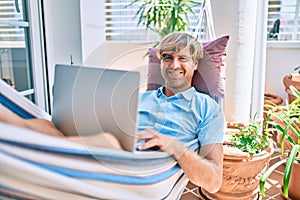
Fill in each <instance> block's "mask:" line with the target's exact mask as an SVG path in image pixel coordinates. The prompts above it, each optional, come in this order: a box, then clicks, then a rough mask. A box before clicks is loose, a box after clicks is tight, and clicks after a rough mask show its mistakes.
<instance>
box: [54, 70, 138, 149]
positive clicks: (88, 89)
mask: <svg viewBox="0 0 300 200" xmlns="http://www.w3.org/2000/svg"><path fill="white" fill-rule="evenodd" d="M139 79H140V74H139V72H136V71H125V70H113V69H104V68H92V67H85V66H73V65H72V66H71V65H62V64H57V65H56V66H55V77H54V86H53V112H52V121H53V122H54V124H55V125H56V127H57V128H58V129H60V130H61V131H62V132H63V133H64V134H65V135H67V136H74V135H79V136H86V135H93V134H96V133H101V132H110V133H112V134H114V135H115V136H116V137H117V138H118V140H119V141H120V143H121V145H122V147H123V148H124V149H125V150H127V151H132V152H133V151H134V150H135V142H136V141H135V133H136V122H137V109H138V108H137V106H138V96H139Z"/></svg>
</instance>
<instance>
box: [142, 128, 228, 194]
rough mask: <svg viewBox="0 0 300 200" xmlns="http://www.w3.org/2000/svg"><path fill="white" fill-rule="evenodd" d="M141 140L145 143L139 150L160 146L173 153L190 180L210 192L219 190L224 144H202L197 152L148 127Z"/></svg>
mask: <svg viewBox="0 0 300 200" xmlns="http://www.w3.org/2000/svg"><path fill="white" fill-rule="evenodd" d="M139 138H140V139H139V140H145V143H144V144H142V145H141V146H139V147H138V149H139V150H144V149H149V148H152V147H155V146H156V147H159V148H160V149H161V150H163V151H165V152H167V153H169V154H171V155H173V157H174V158H175V159H176V160H177V162H178V164H179V165H180V167H181V168H182V170H183V171H184V173H185V174H186V176H187V177H188V178H189V180H190V181H191V182H192V183H194V184H196V185H198V186H200V187H203V188H205V189H206V190H207V191H208V192H211V193H214V192H217V191H218V190H219V189H220V187H221V184H222V173H223V145H222V144H212V145H205V146H202V147H201V149H200V153H199V154H197V153H196V152H193V151H192V150H190V149H188V148H187V147H185V146H184V145H183V144H182V143H181V142H180V141H178V140H177V139H176V138H174V137H171V136H168V135H163V134H160V133H157V132H155V131H153V130H151V129H146V130H144V131H142V132H140V133H139Z"/></svg>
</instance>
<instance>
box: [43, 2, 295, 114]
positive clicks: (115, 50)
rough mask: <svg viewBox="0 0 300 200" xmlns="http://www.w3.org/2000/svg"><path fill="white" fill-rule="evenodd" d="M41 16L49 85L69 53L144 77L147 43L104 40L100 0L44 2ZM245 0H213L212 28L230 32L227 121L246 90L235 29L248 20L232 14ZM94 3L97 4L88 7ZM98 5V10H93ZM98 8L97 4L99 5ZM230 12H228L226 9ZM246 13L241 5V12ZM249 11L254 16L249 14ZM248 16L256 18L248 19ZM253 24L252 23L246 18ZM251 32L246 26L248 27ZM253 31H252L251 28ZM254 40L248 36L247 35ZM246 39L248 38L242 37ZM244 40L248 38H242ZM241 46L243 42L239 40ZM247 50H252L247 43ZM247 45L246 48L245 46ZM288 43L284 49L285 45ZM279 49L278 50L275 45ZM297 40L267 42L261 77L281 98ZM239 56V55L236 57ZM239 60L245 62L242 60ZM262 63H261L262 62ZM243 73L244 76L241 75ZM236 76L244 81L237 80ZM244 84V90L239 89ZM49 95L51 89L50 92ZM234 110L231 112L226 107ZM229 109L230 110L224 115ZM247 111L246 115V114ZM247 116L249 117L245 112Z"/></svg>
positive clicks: (82, 60) (80, 60) (247, 100)
mask: <svg viewBox="0 0 300 200" xmlns="http://www.w3.org/2000/svg"><path fill="white" fill-rule="evenodd" d="M44 2H45V3H44V6H45V8H44V12H45V13H44V14H45V24H46V43H47V44H46V46H47V64H48V67H49V85H50V86H52V84H53V69H54V64H56V63H66V64H70V55H72V56H73V62H74V64H82V63H83V64H85V65H88V66H109V67H110V68H122V67H126V68H128V69H129V68H131V69H138V70H141V71H143V77H144V78H143V80H145V79H146V66H147V58H145V57H143V55H144V52H145V51H146V49H147V48H148V47H150V45H149V44H137V43H114V42H108V43H106V42H103V41H104V39H105V38H104V20H103V19H104V17H103V15H104V11H103V9H104V8H103V5H104V4H103V3H102V4H101V3H100V4H99V2H101V1H100V0H88V1H86V0H51V1H44ZM247 2H248V1H247V0H239V1H236V0H228V1H223V0H212V6H213V12H214V15H213V17H214V21H215V30H216V34H217V36H220V35H223V34H229V35H231V39H230V42H229V51H228V57H227V80H226V85H227V86H226V89H227V94H226V95H227V98H226V99H225V103H226V105H227V108H226V112H227V116H228V115H229V119H230V118H233V117H232V116H230V115H231V113H239V112H240V110H239V109H240V108H241V107H238V106H237V107H234V108H232V104H233V103H236V102H234V101H235V100H233V98H234V96H233V95H235V96H237V95H243V92H245V90H246V92H248V91H247V90H250V89H249V88H251V83H248V82H247V81H246V80H249V81H251V78H249V79H247V76H251V75H250V74H251V73H252V71H251V70H250V71H249V69H247V67H248V66H249V67H251V66H252V65H253V63H254V62H253V60H251V59H250V57H252V58H253V50H252V52H250V54H249V55H248V54H247V52H246V51H245V52H243V53H241V52H240V50H241V49H239V48H238V47H240V45H241V43H243V42H244V41H245V37H244V41H242V40H240V38H239V37H237V36H236V35H238V34H245V35H247V34H246V32H247V31H249V27H248V28H246V29H242V31H246V32H243V33H240V32H241V30H239V29H240V28H241V27H240V26H242V25H243V26H247V25H248V24H247V23H248V22H247V21H244V22H239V20H237V19H236V18H237V17H238V16H239V15H240V14H241V13H238V9H242V8H243V5H240V4H241V3H247ZM93 5H96V6H93ZM97 6H99V12H97V11H98V10H97V9H95V8H96V7H97ZM101 6H102V7H101ZM229 11H230V12H229ZM241 11H245V9H243V10H240V12H241ZM252 15H253V14H252ZM252 20H255V18H253V19H252ZM250 22H251V23H252V25H251V26H253V21H250ZM250 31H251V30H250ZM253 32H254V31H253ZM250 37H251V41H252V42H254V41H253V35H251V36H250ZM246 39H247V38H246ZM246 42H249V41H246ZM244 45H245V44H244ZM247 45H250V49H253V46H252V45H251V44H247ZM247 45H246V46H247ZM288 46H289V47H288ZM279 47H280V48H279ZM238 54H239V56H242V57H247V56H248V57H247V59H244V60H243V61H241V63H242V64H241V65H243V67H240V69H239V70H238V71H239V73H242V74H244V77H246V78H245V79H239V78H238V77H237V76H238V74H239V73H237V72H236V69H235V67H233V66H232V65H234V63H235V62H236V59H237V57H238ZM299 55H300V44H299V43H298V44H295V43H290V44H287V43H285V44H278V43H277V45H276V44H274V42H273V43H272V42H268V46H267V55H266V79H265V80H266V81H265V91H267V92H272V93H276V94H279V95H280V96H282V97H283V98H286V94H285V92H284V89H283V84H282V78H283V76H284V75H285V74H287V73H291V72H294V71H293V68H294V67H296V66H298V65H300V58H299ZM239 59H240V58H239ZM243 62H247V63H246V64H245V63H243ZM262 67H264V66H262ZM245 74H246V75H245ZM238 80H242V81H244V82H242V83H240V82H238ZM243 85H246V86H247V88H248V89H243V88H242V86H243ZM50 94H51V93H50ZM250 98H251V97H250V96H249V93H247V94H246V95H245V96H242V98H241V99H244V100H240V102H242V103H240V105H241V106H243V107H245V106H248V107H247V109H248V110H249V109H250V105H248V104H250V103H251V102H250V101H251V100H250ZM231 109H233V111H232V110H231ZM228 113H229V114H228ZM247 115H248V114H247ZM247 117H248V116H247Z"/></svg>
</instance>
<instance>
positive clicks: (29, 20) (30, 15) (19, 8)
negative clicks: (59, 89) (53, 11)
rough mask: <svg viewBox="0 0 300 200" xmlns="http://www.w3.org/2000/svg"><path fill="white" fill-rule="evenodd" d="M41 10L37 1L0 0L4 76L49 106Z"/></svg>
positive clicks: (0, 54)
mask: <svg viewBox="0 0 300 200" xmlns="http://www.w3.org/2000/svg"><path fill="white" fill-rule="evenodd" d="M29 11H30V12H29ZM39 11H40V10H39V5H38V4H37V3H36V1H28V0H0V78H1V79H2V80H4V81H5V82H7V84H9V85H11V86H12V87H13V88H15V89H16V90H17V91H19V92H20V93H21V94H22V95H24V96H25V97H27V98H28V99H30V100H31V101H33V102H34V103H36V104H38V105H39V106H40V107H42V108H45V110H47V109H46V107H47V105H46V103H45V99H46V98H45V94H46V93H45V87H44V75H43V72H41V71H42V70H41V69H44V65H43V61H41V60H42V59H41V58H42V55H41V52H42V45H41V44H42V43H43V42H42V40H41V31H40V30H41V29H40V28H39V26H40V21H39V20H37V19H38V18H39V16H40V15H39ZM35 21H36V22H35ZM37 27H38V28H37ZM35 52H38V53H35ZM36 54H39V55H36ZM32 58H34V59H32ZM36 72H41V73H39V74H37V73H36ZM39 83H42V84H39ZM39 85H40V86H39ZM37 88H40V89H39V90H37ZM38 93H40V94H41V95H39V94H38Z"/></svg>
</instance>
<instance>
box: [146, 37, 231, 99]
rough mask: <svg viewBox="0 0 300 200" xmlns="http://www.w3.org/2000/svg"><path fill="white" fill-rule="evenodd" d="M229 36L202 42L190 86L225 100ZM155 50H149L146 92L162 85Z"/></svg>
mask: <svg viewBox="0 0 300 200" xmlns="http://www.w3.org/2000/svg"><path fill="white" fill-rule="evenodd" d="M228 40H229V35H226V36H222V37H219V38H217V39H215V40H212V41H207V42H203V43H202V46H203V53H204V54H203V58H202V59H201V61H200V62H199V64H198V69H197V70H196V71H195V74H194V76H193V80H192V85H193V86H194V87H195V88H196V89H197V90H198V91H199V92H202V93H205V94H208V95H210V96H213V97H221V98H225V77H226V72H225V64H226V63H225V58H226V56H227V45H228ZM156 51H157V49H155V48H150V49H149V63H148V64H149V65H148V80H147V90H155V89H157V88H158V87H160V86H161V85H163V84H164V79H163V77H162V75H161V70H160V60H159V59H158V57H157V54H156Z"/></svg>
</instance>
